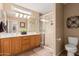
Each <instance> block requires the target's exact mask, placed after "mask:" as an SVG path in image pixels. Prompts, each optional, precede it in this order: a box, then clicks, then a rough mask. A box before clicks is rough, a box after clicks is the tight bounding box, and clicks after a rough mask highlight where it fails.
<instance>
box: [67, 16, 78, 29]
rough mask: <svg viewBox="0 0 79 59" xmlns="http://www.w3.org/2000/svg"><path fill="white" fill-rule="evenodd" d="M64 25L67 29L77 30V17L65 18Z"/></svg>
mask: <svg viewBox="0 0 79 59" xmlns="http://www.w3.org/2000/svg"><path fill="white" fill-rule="evenodd" d="M66 24H67V27H68V28H79V16H72V17H69V18H67V23H66Z"/></svg>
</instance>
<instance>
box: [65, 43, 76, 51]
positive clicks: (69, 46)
mask: <svg viewBox="0 0 79 59" xmlns="http://www.w3.org/2000/svg"><path fill="white" fill-rule="evenodd" d="M65 47H66V49H67V50H77V47H76V46H75V45H73V44H66V45H65Z"/></svg>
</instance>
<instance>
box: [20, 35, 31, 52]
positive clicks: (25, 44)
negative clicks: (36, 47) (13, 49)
mask: <svg viewBox="0 0 79 59" xmlns="http://www.w3.org/2000/svg"><path fill="white" fill-rule="evenodd" d="M21 44H22V46H21V48H22V51H26V50H29V49H30V38H29V37H28V36H27V37H22V40H21Z"/></svg>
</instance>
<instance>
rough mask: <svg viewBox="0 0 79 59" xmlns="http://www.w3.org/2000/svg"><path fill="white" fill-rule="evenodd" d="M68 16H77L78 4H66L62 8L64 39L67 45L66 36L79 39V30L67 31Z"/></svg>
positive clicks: (78, 13) (78, 12)
mask: <svg viewBox="0 0 79 59" xmlns="http://www.w3.org/2000/svg"><path fill="white" fill-rule="evenodd" d="M70 16H79V4H77V3H76V4H75V3H72V4H67V5H65V6H64V39H65V43H67V37H68V36H76V37H79V28H77V29H68V28H67V26H66V20H67V18H68V17H70Z"/></svg>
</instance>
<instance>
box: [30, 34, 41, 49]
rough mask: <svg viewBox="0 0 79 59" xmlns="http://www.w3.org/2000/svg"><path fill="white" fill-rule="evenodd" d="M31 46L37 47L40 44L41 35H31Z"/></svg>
mask: <svg viewBox="0 0 79 59" xmlns="http://www.w3.org/2000/svg"><path fill="white" fill-rule="evenodd" d="M30 38H31V39H30V44H31V48H35V47H37V46H39V45H40V41H41V37H40V35H33V36H31V37H30Z"/></svg>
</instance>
